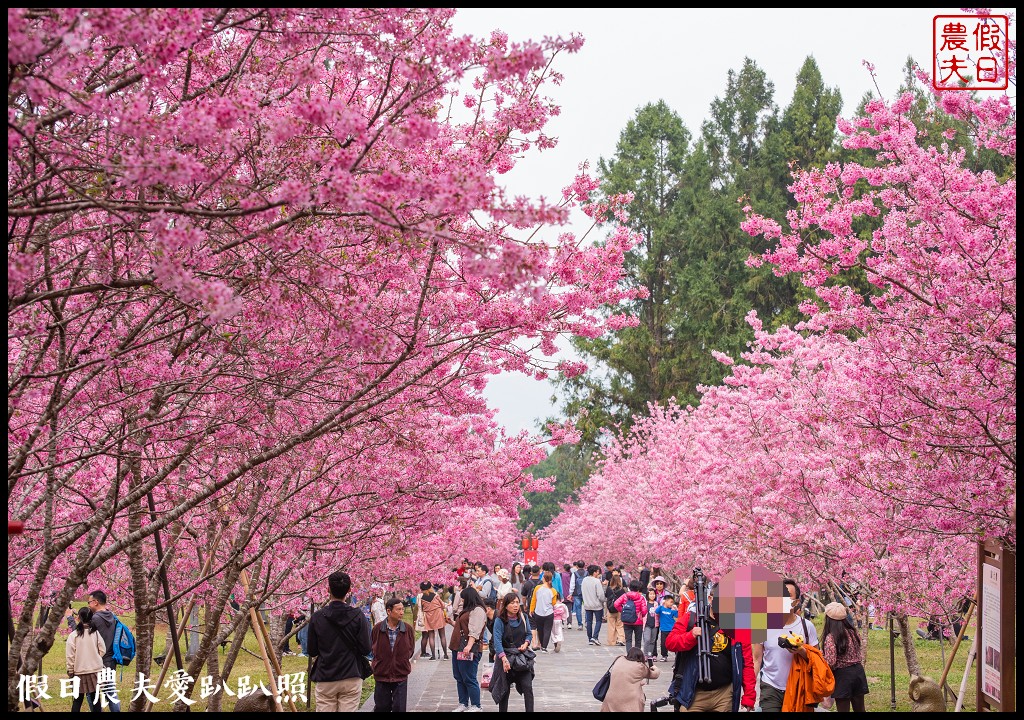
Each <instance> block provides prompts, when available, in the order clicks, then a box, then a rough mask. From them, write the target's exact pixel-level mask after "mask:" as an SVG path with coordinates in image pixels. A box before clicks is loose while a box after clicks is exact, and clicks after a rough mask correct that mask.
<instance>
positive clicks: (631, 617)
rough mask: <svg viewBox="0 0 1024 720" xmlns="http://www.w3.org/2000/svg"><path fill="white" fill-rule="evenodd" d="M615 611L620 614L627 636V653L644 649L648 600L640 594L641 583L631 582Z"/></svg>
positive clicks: (619, 598)
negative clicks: (642, 641)
mask: <svg viewBox="0 0 1024 720" xmlns="http://www.w3.org/2000/svg"><path fill="white" fill-rule="evenodd" d="M615 609H616V610H617V611H618V612H619V620H621V621H622V629H623V632H624V633H625V635H626V652H627V653H628V652H629V649H630V648H635V647H636V648H641V649H643V648H642V645H641V640H642V635H643V631H644V623H645V622H646V620H647V600H645V599H644V596H643V595H641V594H640V583H639V582H638V581H637V580H630V581H629V590H627V591H626V592H625V593H623V594H622V595H620V596H619V597H618V598H616V600H615Z"/></svg>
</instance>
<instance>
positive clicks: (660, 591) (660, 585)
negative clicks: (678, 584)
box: [651, 575, 668, 605]
mask: <svg viewBox="0 0 1024 720" xmlns="http://www.w3.org/2000/svg"><path fill="white" fill-rule="evenodd" d="M651 585H653V586H654V590H655V594H656V595H657V599H658V604H659V605H661V601H662V600H664V599H665V595H666V594H668V589H667V587H668V584H667V582H666V580H665V578H663V577H662V576H661V575H655V577H654V580H652V581H651Z"/></svg>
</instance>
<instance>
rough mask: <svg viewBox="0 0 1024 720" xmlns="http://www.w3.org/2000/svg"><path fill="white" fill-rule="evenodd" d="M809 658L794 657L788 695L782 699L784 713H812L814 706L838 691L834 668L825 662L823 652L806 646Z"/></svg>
mask: <svg viewBox="0 0 1024 720" xmlns="http://www.w3.org/2000/svg"><path fill="white" fill-rule="evenodd" d="M804 648H805V649H806V650H807V658H806V659H804V658H803V657H801V656H800V655H797V654H794V655H793V665H792V667H790V669H789V680H788V682H787V683H786V695H785V696H784V697H783V698H782V712H810V711H813V710H814V708H813V706H814V705H816V704H817V703H820V702H821V701H822V700H824V699H825V698H827V697H828V696H829V695H831V694H832V691H833V690H835V689H836V678H835V676H834V675H833V674H832V668H830V667H829V666H828V663H827V662H825V657H824V656H823V655H822V654H821V650H819V649H818V648H816V647H811V646H809V645H804Z"/></svg>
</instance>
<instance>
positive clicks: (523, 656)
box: [505, 650, 537, 672]
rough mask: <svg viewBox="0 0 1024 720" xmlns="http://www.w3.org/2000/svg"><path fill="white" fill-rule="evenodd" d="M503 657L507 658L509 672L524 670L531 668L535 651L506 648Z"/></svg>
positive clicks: (535, 654) (535, 655)
mask: <svg viewBox="0 0 1024 720" xmlns="http://www.w3.org/2000/svg"><path fill="white" fill-rule="evenodd" d="M505 657H507V658H508V665H509V671H510V672H525V671H527V670H531V669H533V663H534V659H535V658H536V657H537V653H535V652H534V651H533V650H522V651H520V650H506V651H505Z"/></svg>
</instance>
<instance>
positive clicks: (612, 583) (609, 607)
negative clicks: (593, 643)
mask: <svg viewBox="0 0 1024 720" xmlns="http://www.w3.org/2000/svg"><path fill="white" fill-rule="evenodd" d="M625 594H626V589H625V588H624V587H622V576H621V575H620V574H619V571H618V570H613V571H612V577H611V579H610V580H609V581H608V587H607V588H605V591H604V606H605V608H604V609H605V621H606V624H607V625H608V639H607V640H606V643H607V644H608V645H609V646H618V647H624V646H625V644H626V634H625V632H623V630H622V619H621V618H620V617H619V609H618V608H617V607H615V601H616V600H618V599H619V598H620V597H622V596H623V595H625Z"/></svg>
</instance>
